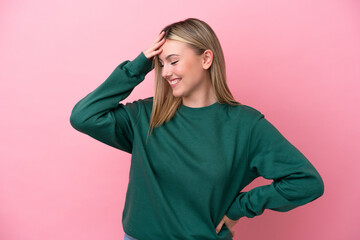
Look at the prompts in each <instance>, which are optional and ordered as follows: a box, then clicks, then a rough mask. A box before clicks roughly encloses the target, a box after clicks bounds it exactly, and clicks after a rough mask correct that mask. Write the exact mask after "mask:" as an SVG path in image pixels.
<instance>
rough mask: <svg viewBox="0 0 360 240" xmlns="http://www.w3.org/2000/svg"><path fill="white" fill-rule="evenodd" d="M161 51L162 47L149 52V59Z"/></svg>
mask: <svg viewBox="0 0 360 240" xmlns="http://www.w3.org/2000/svg"><path fill="white" fill-rule="evenodd" d="M161 51H162V49H159V50H157V51H153V52H151V53H149V59H150V58H152V57H154V56H156V55H158V54H159V53H160V52H161Z"/></svg>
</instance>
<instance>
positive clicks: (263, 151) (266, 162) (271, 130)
mask: <svg viewBox="0 0 360 240" xmlns="http://www.w3.org/2000/svg"><path fill="white" fill-rule="evenodd" d="M248 161H249V163H250V169H251V170H253V171H257V173H258V174H259V175H261V176H263V177H264V178H266V179H273V180H274V181H273V182H272V183H271V184H269V185H265V186H259V187H256V188H253V189H251V190H250V191H249V192H240V193H239V194H238V195H237V196H236V198H235V199H234V201H233V202H232V204H231V205H230V207H229V209H228V211H227V213H226V215H227V216H228V217H229V218H230V219H232V220H237V219H239V218H241V217H243V216H246V217H248V218H252V217H254V216H257V215H260V214H262V213H263V212H264V210H265V209H271V210H274V211H279V212H287V211H289V210H291V209H293V208H296V207H298V206H301V205H304V204H306V203H309V202H311V201H314V200H315V199H317V198H319V197H320V196H322V195H323V193H324V183H323V180H322V178H321V177H320V175H319V173H318V172H317V171H316V169H315V168H314V166H313V165H312V164H311V163H310V162H309V161H308V160H307V158H306V157H305V156H304V155H303V154H302V153H301V152H300V151H299V150H298V149H297V148H295V147H294V146H293V145H292V144H291V143H290V142H289V141H288V140H287V139H286V138H285V137H284V136H283V135H281V133H280V132H279V131H278V130H277V129H276V128H275V127H274V126H273V125H272V124H271V123H270V122H268V121H267V120H266V119H265V117H264V115H263V114H260V116H259V117H257V118H256V120H255V122H254V123H253V125H252V129H251V133H250V139H249V145H248Z"/></svg>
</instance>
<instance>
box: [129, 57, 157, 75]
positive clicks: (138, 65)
mask: <svg viewBox="0 0 360 240" xmlns="http://www.w3.org/2000/svg"><path fill="white" fill-rule="evenodd" d="M128 67H129V69H130V71H131V72H133V73H135V74H144V75H146V74H147V73H148V72H150V71H151V70H152V69H153V68H154V66H153V62H152V61H150V60H149V59H148V58H147V57H145V55H144V53H143V52H140V54H139V55H138V56H137V57H136V58H135V59H134V60H132V61H131V62H130V63H129V65H128Z"/></svg>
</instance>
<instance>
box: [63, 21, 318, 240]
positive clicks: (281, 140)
mask: <svg viewBox="0 0 360 240" xmlns="http://www.w3.org/2000/svg"><path fill="white" fill-rule="evenodd" d="M152 69H155V88H154V90H155V93H154V96H153V97H148V98H143V99H139V100H137V101H133V102H128V103H126V104H123V103H119V101H122V100H124V99H126V98H127V97H128V96H129V95H130V93H131V92H132V90H133V89H134V88H135V86H137V85H138V84H140V83H141V82H142V81H143V80H144V78H145V75H146V74H147V73H148V72H150V71H151V70H152ZM70 122H71V124H72V126H73V127H74V128H75V129H77V130H78V131H80V132H83V133H85V134H87V135H89V136H91V137H93V138H95V139H97V140H99V141H101V142H103V143H105V144H108V145H110V146H112V147H115V148H117V149H120V150H122V151H125V152H128V153H131V154H132V157H131V167H130V175H129V185H128V189H127V193H126V202H125V206H124V211H123V218H122V224H123V228H124V231H125V238H124V239H140V240H147V239H151V240H164V239H167V240H172V239H173V240H175V239H176V240H178V239H194V240H195V239H196V240H198V239H209V240H210V239H224V240H225V239H232V238H233V236H234V230H233V227H234V225H235V224H236V223H237V222H238V221H239V219H240V218H241V217H248V218H252V217H255V216H258V215H260V214H262V213H263V211H264V210H265V209H271V210H274V211H279V212H286V211H289V210H291V209H293V208H295V207H298V206H301V205H304V204H306V203H309V202H311V201H313V200H315V199H317V198H318V197H320V196H321V195H322V194H323V192H324V184H323V181H322V178H321V177H320V175H319V173H318V172H317V170H316V169H315V168H314V166H313V165H312V164H311V163H310V162H309V161H308V159H307V158H306V157H305V156H304V155H303V154H302V153H301V152H300V151H299V150H298V149H297V148H296V147H295V146H293V145H292V144H291V143H290V142H289V141H288V140H287V139H286V138H285V137H284V136H283V135H282V134H281V133H280V132H279V131H278V130H277V129H276V128H275V127H274V126H273V125H272V124H271V123H270V122H269V121H267V120H266V119H265V117H264V114H262V113H261V112H260V111H258V110H256V109H254V108H252V107H250V106H247V105H243V104H241V103H239V102H237V101H236V100H235V99H234V98H233V96H232V94H231V92H230V90H229V88H228V86H227V83H226V74H225V60H224V56H223V52H222V49H221V46H220V43H219V40H218V38H217V36H216V35H215V33H214V31H213V30H212V29H211V27H210V26H209V25H208V24H206V23H205V22H204V21H201V20H199V19H195V18H188V19H186V20H184V21H179V22H176V23H173V24H171V25H168V26H166V27H165V28H164V29H163V31H161V33H160V34H159V35H158V37H157V38H156V39H155V41H154V42H153V43H152V45H151V46H150V47H149V48H147V49H146V50H144V51H142V52H141V53H140V54H139V55H138V56H137V57H136V58H135V59H134V60H133V61H129V60H126V61H124V62H122V63H121V64H120V65H118V66H117V67H116V68H115V70H114V71H113V72H112V73H111V75H110V76H109V77H108V78H107V79H106V81H105V82H103V83H102V84H101V85H100V86H99V87H97V88H96V89H95V90H94V91H92V92H91V93H89V94H88V95H87V96H85V97H84V98H83V99H81V100H80V101H79V102H78V103H77V104H76V105H75V106H74V109H73V110H72V113H71V117H70ZM259 176H263V177H264V178H266V179H273V182H272V183H271V184H269V185H265V186H259V187H256V188H253V189H252V190H251V191H248V192H244V191H241V190H242V189H243V188H244V187H245V186H246V185H248V184H249V183H250V182H251V181H253V180H254V179H255V178H257V177H259ZM240 238H241V237H240Z"/></svg>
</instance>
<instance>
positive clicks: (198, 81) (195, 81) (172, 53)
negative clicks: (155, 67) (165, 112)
mask: <svg viewBox="0 0 360 240" xmlns="http://www.w3.org/2000/svg"><path fill="white" fill-rule="evenodd" d="M161 48H162V49H163V50H162V52H161V53H160V54H159V62H160V65H161V66H162V69H161V74H162V77H163V78H164V79H165V80H166V81H167V84H169V85H170V87H171V89H172V93H173V95H174V96H175V97H183V98H189V99H194V98H196V95H198V94H200V95H203V94H202V93H201V92H202V91H206V90H208V89H209V84H210V85H211V83H210V81H209V80H210V78H209V76H208V74H207V68H206V66H205V65H204V64H203V55H200V56H199V55H196V54H195V52H194V50H193V49H192V48H190V47H189V46H188V45H187V44H186V43H184V42H180V41H177V40H170V39H166V41H165V43H164V44H163V45H162V47H161Z"/></svg>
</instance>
